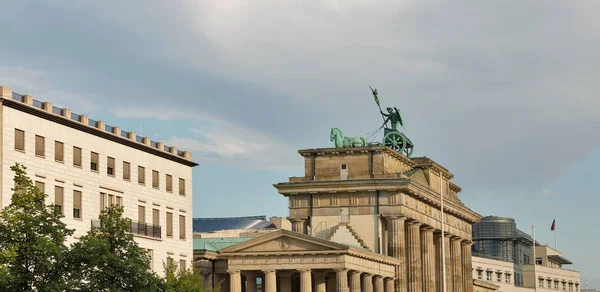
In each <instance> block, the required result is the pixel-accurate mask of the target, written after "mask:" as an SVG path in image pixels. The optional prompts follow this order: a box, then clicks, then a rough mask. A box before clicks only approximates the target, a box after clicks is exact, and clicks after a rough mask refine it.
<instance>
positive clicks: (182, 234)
mask: <svg viewBox="0 0 600 292" xmlns="http://www.w3.org/2000/svg"><path fill="white" fill-rule="evenodd" d="M179 239H185V216H183V215H179Z"/></svg>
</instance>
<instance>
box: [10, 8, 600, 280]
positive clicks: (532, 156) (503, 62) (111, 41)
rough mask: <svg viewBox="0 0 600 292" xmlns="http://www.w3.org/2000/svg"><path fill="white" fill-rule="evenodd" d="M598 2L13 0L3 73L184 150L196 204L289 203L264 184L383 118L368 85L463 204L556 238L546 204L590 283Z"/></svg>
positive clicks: (245, 209)
mask: <svg viewBox="0 0 600 292" xmlns="http://www.w3.org/2000/svg"><path fill="white" fill-rule="evenodd" d="M244 3H245V4H244ZM248 3H252V4H248ZM599 5H600V4H599V3H598V2H596V1H568V2H565V1H550V2H548V1H529V2H523V1H497V2H481V1H452V3H450V2H447V1H429V0H427V1H410V2H409V1H385V0H373V1H366V0H364V1H361V0H346V1H336V0H327V1H275V0H260V1H259V0H257V1H251V2H248V1H209V0H207V1H73V2H67V1H13V2H9V3H7V1H5V2H3V3H2V4H0V26H1V27H2V33H1V35H2V44H1V45H0V60H2V61H1V62H0V84H1V85H5V86H8V87H12V88H13V89H14V90H15V91H16V92H20V93H28V94H31V95H33V96H34V97H35V98H36V99H39V100H44V101H45V100H48V101H51V102H53V103H54V104H55V105H58V106H65V107H68V108H70V109H72V110H73V111H74V112H77V113H86V114H88V115H89V116H91V117H92V118H94V119H96V120H104V121H106V122H107V123H108V124H111V125H119V126H121V127H122V128H123V129H124V130H131V131H135V132H138V133H141V134H143V135H145V136H150V137H151V138H152V139H153V140H161V141H165V142H167V143H169V144H173V145H176V146H178V147H179V148H180V149H186V150H190V151H193V155H194V158H195V160H196V161H198V162H199V163H200V166H198V167H196V168H195V169H194V215H195V216H197V217H212V216H242V215H267V216H285V215H286V212H287V210H286V208H287V204H286V201H285V199H284V198H283V197H281V196H279V195H278V194H277V192H276V191H275V189H274V188H273V186H272V184H274V183H277V182H281V181H285V180H287V178H288V177H290V176H300V175H302V174H303V169H302V167H303V163H302V159H301V157H300V156H299V155H298V154H297V150H298V149H301V148H317V147H327V146H330V145H331V144H330V142H329V141H328V135H329V130H330V128H332V127H338V128H340V129H342V130H343V131H344V132H345V133H346V134H347V135H350V136H358V135H362V134H365V133H369V132H372V131H374V130H375V129H377V128H378V127H379V125H380V117H379V115H378V110H377V108H376V107H375V105H374V104H373V101H372V97H371V94H370V91H369V89H368V87H367V86H368V85H372V86H375V87H378V88H379V92H380V100H381V102H382V105H384V106H397V107H399V108H400V109H401V110H402V112H403V115H404V119H405V120H406V122H407V131H406V134H407V135H408V136H409V137H411V140H412V141H413V142H414V143H415V144H416V151H415V153H414V155H416V156H419V155H425V156H428V157H430V158H432V159H434V160H436V161H437V162H439V163H441V164H442V165H444V166H446V167H447V168H448V169H450V170H451V171H452V172H453V173H454V174H455V182H456V183H457V184H458V185H460V186H461V187H462V188H463V192H462V193H461V194H460V198H461V199H462V200H463V201H464V202H465V203H466V204H467V205H468V206H469V207H471V208H472V209H474V210H475V211H477V212H478V213H480V214H482V215H497V216H507V217H513V218H515V219H516V220H517V222H518V226H519V228H520V229H522V230H523V231H525V232H530V230H531V225H532V224H535V225H536V226H537V227H536V230H537V232H536V237H537V239H538V240H539V241H540V242H542V243H549V244H553V242H554V239H553V235H552V233H551V232H550V224H551V222H552V220H553V219H556V220H557V232H558V247H559V249H560V250H561V251H562V252H563V254H564V255H565V257H567V258H569V259H571V260H572V261H573V262H575V265H573V266H572V267H571V268H574V269H578V270H581V275H582V283H585V279H586V278H588V279H589V283H590V287H594V286H595V287H600V276H598V274H597V273H595V272H596V271H597V268H596V263H598V262H600V255H598V254H597V253H596V252H595V251H594V250H595V249H594V247H596V246H597V245H598V243H600V232H599V231H598V230H599V229H598V227H597V226H596V224H597V221H598V220H596V219H595V218H594V216H593V215H594V214H595V213H596V211H597V206H598V204H599V203H600V198H599V196H598V192H597V191H596V189H597V181H598V179H597V178H596V177H598V176H599V175H600V171H598V168H597V167H596V165H598V164H599V163H600V147H599V145H600V135H599V134H598V127H599V126H600V99H599V98H598V96H597V93H598V92H599V90H600V82H598V80H599V79H600V74H599V71H598V68H600V56H599V55H600V35H599V34H598V33H597V32H598V31H599V30H600V20H598V18H597V15H596V11H598V9H599V8H600V7H599ZM542 8H543V9H542Z"/></svg>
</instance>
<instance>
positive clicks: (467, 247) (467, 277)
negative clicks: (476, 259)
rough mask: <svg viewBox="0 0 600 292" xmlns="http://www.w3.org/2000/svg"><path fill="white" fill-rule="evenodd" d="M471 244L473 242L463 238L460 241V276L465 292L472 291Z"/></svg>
mask: <svg viewBox="0 0 600 292" xmlns="http://www.w3.org/2000/svg"><path fill="white" fill-rule="evenodd" d="M471 245H473V242H472V241H470V240H465V241H463V242H462V246H461V247H462V255H461V256H462V269H463V272H462V276H463V288H464V289H465V292H473V262H471V260H472V259H471Z"/></svg>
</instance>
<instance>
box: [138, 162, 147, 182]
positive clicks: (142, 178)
mask: <svg viewBox="0 0 600 292" xmlns="http://www.w3.org/2000/svg"><path fill="white" fill-rule="evenodd" d="M138 183H139V184H141V185H143V184H145V183H146V170H145V169H144V167H143V166H138Z"/></svg>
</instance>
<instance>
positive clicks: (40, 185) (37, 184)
mask: <svg viewBox="0 0 600 292" xmlns="http://www.w3.org/2000/svg"><path fill="white" fill-rule="evenodd" d="M35 187H36V188H38V190H40V192H42V193H44V192H45V191H46V187H45V185H44V183H43V182H41V181H36V182H35Z"/></svg>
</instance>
